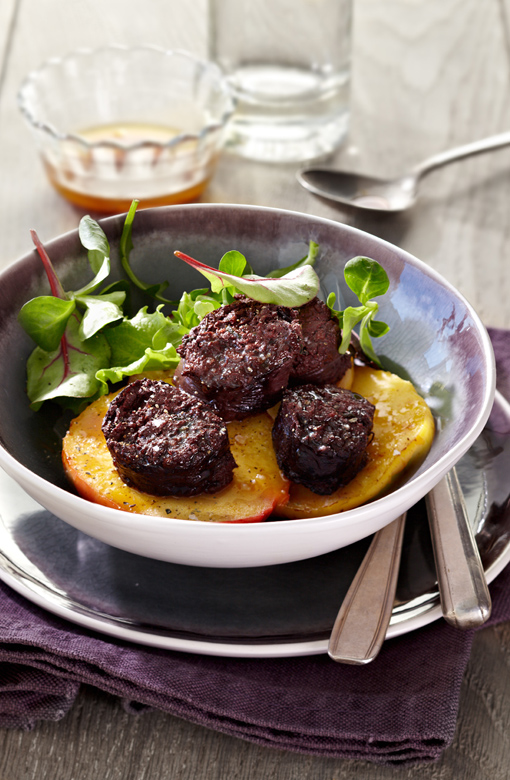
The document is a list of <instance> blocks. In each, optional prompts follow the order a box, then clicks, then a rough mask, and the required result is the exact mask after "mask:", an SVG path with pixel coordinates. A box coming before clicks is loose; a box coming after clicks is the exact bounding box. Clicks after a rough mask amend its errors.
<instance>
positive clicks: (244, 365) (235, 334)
mask: <svg viewBox="0 0 510 780" xmlns="http://www.w3.org/2000/svg"><path fill="white" fill-rule="evenodd" d="M300 339H301V328H300V325H299V322H298V320H297V314H296V312H295V310H294V309H290V308H287V307H285V306H277V305H274V304H263V303H258V302H257V301H252V300H250V299H248V298H244V297H243V298H240V299H237V300H235V301H234V302H233V303H231V304H229V305H227V306H221V307H220V308H219V309H216V310H215V311H212V312H210V314H208V315H207V316H206V317H204V319H203V320H202V322H201V323H200V324H199V325H197V326H196V327H195V328H192V329H191V331H190V332H189V334H187V335H186V336H184V337H183V339H182V344H181V346H180V347H178V349H177V351H178V353H179V354H180V355H181V357H182V361H181V363H180V364H179V366H178V368H177V371H176V374H175V383H176V384H177V386H178V387H179V388H181V389H182V390H184V391H186V392H188V393H193V394H195V395H197V396H198V397H199V398H200V399H202V400H203V401H207V402H208V403H209V404H211V406H212V408H213V409H214V410H215V411H216V412H217V413H218V414H219V415H220V417H222V418H223V419H224V420H242V419H243V418H244V417H247V416H248V415H250V414H258V413H260V412H263V411H264V410H265V409H269V407H270V406H273V405H274V404H275V403H276V402H277V401H279V400H280V398H281V395H282V391H283V389H284V388H285V387H287V384H288V381H289V376H290V373H291V371H292V367H293V365H294V362H295V360H296V357H297V355H298V353H299V350H300Z"/></svg>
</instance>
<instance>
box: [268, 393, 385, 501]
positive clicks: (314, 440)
mask: <svg viewBox="0 0 510 780" xmlns="http://www.w3.org/2000/svg"><path fill="white" fill-rule="evenodd" d="M373 418H374V406H373V405H372V404H371V403H370V402H369V401H367V400H366V399H365V398H362V397H361V396H359V395H357V394H356V393H352V392H351V391H350V390H345V389H343V388H339V387H336V386H335V385H324V386H318V385H312V384H308V385H302V386H300V387H297V388H294V389H289V390H286V391H285V393H284V395H283V399H282V403H281V406H280V409H279V411H278V415H277V417H276V420H275V424H274V426H273V445H274V448H275V453H276V459H277V461H278V465H279V467H280V469H281V470H282V472H283V474H284V475H285V476H286V477H287V478H288V479H290V480H292V482H295V483H297V484H301V485H304V486H305V487H307V488H309V490H312V491H313V492H314V493H318V494H319V495H330V494H331V493H333V492H334V491H335V490H338V488H340V487H342V486H343V485H346V484H347V483H348V482H350V481H351V480H352V479H353V478H354V477H355V476H356V474H357V473H358V472H359V471H361V469H362V468H363V466H364V465H365V463H366V461H367V447H368V444H369V442H370V440H371V437H372V433H371V431H372V425H373Z"/></svg>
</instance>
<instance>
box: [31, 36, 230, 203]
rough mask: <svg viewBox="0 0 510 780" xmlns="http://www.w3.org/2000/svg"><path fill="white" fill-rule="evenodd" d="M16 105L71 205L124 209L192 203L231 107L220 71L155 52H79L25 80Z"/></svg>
mask: <svg viewBox="0 0 510 780" xmlns="http://www.w3.org/2000/svg"><path fill="white" fill-rule="evenodd" d="M18 103H19V107H20V109H21V112H22V113H23V116H24V117H25V119H26V120H27V122H28V125H29V127H30V130H31V131H32V135H33V137H34V140H35V142H36V145H37V149H38V151H39V154H40V157H41V160H42V162H43V165H44V168H45V170H46V173H47V174H48V178H49V180H50V182H51V183H52V184H53V186H54V187H55V188H56V189H57V190H58V192H60V194H61V195H63V196H64V197H66V198H67V199H68V200H70V201H71V202H72V203H74V204H75V205H77V206H79V207H81V208H84V209H87V210H92V211H95V212H102V213H110V214H116V213H119V212H121V211H125V210H126V211H127V209H128V208H129V205H130V203H131V200H133V199H134V198H137V199H139V200H140V201H141V202H142V205H143V206H144V207H149V206H160V205H163V204H169V203H187V202H189V201H192V200H196V199H197V198H198V197H199V195H200V194H201V193H202V191H203V190H204V188H205V187H206V185H207V183H208V181H209V180H210V178H211V176H212V175H213V172H214V170H215V167H216V162H217V159H218V156H219V153H220V150H221V148H222V146H223V140H224V130H225V126H226V123H227V120H228V119H229V117H230V115H231V114H232V111H233V102H232V99H231V97H230V94H229V91H228V88H227V86H226V83H225V81H224V78H223V76H222V74H221V71H220V69H219V68H218V66H217V65H215V64H214V63H212V62H207V61H204V60H200V59H197V58H196V57H193V56H191V55H190V54H188V53H187V52H183V51H167V50H164V49H158V48H156V47H152V46H138V47H131V48H130V47H126V46H108V47H105V48H102V49H96V50H88V49H83V50H79V51H76V52H73V53H72V54H69V55H67V56H66V57H60V58H53V59H51V60H49V61H48V62H46V63H44V64H43V65H41V67H40V68H38V69H37V70H35V71H33V72H32V73H30V74H29V75H28V76H27V78H26V79H25V81H24V82H23V84H22V86H21V88H20V90H19V93H18Z"/></svg>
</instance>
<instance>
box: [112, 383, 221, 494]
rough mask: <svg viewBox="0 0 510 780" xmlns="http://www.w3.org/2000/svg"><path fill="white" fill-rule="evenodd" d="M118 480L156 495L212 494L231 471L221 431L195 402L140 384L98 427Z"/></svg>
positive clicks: (208, 411)
mask: <svg viewBox="0 0 510 780" xmlns="http://www.w3.org/2000/svg"><path fill="white" fill-rule="evenodd" d="M102 430H103V433H104V435H105V438H106V443H107V446H108V449H109V451H110V453H111V455H112V459H113V462H114V465H115V466H116V468H117V470H118V472H119V475H120V477H121V478H122V480H123V481H124V482H125V483H126V484H128V485H131V486H132V487H135V488H138V490H142V491H144V492H146V493H151V494H153V495H158V496H166V495H174V496H194V495H198V494H200V493H215V492H217V491H219V490H221V489H222V488H224V487H226V486H227V485H228V484H229V483H230V482H231V481H232V479H233V469H234V468H236V463H235V460H234V457H233V455H232V453H231V451H230V444H229V439H228V434H227V429H226V426H225V424H224V422H223V420H221V419H220V418H219V417H218V416H217V415H216V414H214V412H213V411H212V410H211V409H210V408H209V407H208V406H207V405H206V404H203V403H201V402H200V401H199V400H198V399H197V398H195V397H194V396H191V395H189V394H187V393H184V392H181V391H180V390H178V389H177V388H175V387H173V386H172V385H170V384H167V383H166V382H160V381H153V380H151V379H141V380H137V381H135V382H132V383H131V384H129V385H127V386H126V387H125V388H124V389H123V390H122V391H121V392H120V393H119V394H118V395H117V396H116V397H115V398H114V400H113V401H112V403H111V404H110V407H109V409H108V412H107V413H106V415H105V418H104V420H103V424H102Z"/></svg>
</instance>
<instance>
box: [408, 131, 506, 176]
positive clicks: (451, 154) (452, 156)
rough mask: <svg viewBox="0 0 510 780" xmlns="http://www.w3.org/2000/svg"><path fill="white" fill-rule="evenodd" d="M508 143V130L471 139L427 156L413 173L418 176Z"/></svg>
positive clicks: (499, 147)
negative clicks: (470, 141) (476, 139)
mask: <svg viewBox="0 0 510 780" xmlns="http://www.w3.org/2000/svg"><path fill="white" fill-rule="evenodd" d="M509 145H510V132H508V131H507V132H505V133H499V135H491V136H489V137H488V138H482V139H481V140H480V141H473V142H472V143H469V144H465V145H464V146H457V147H455V148H454V149H447V150H446V151H445V152H440V153H439V154H435V155H434V156H432V157H428V158H427V159H426V160H424V161H423V162H421V163H420V164H419V165H417V166H416V167H415V168H414V170H413V173H414V174H415V176H417V177H418V178H420V177H422V176H425V174H427V173H429V172H430V171H433V170H435V169H436V168H440V167H441V166H443V165H447V164H448V163H451V162H455V161H456V160H461V159H462V158H464V157H472V156H473V155H475V154H483V153H484V152H490V151H492V150H493V149H501V148H502V147H504V146H509Z"/></svg>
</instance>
